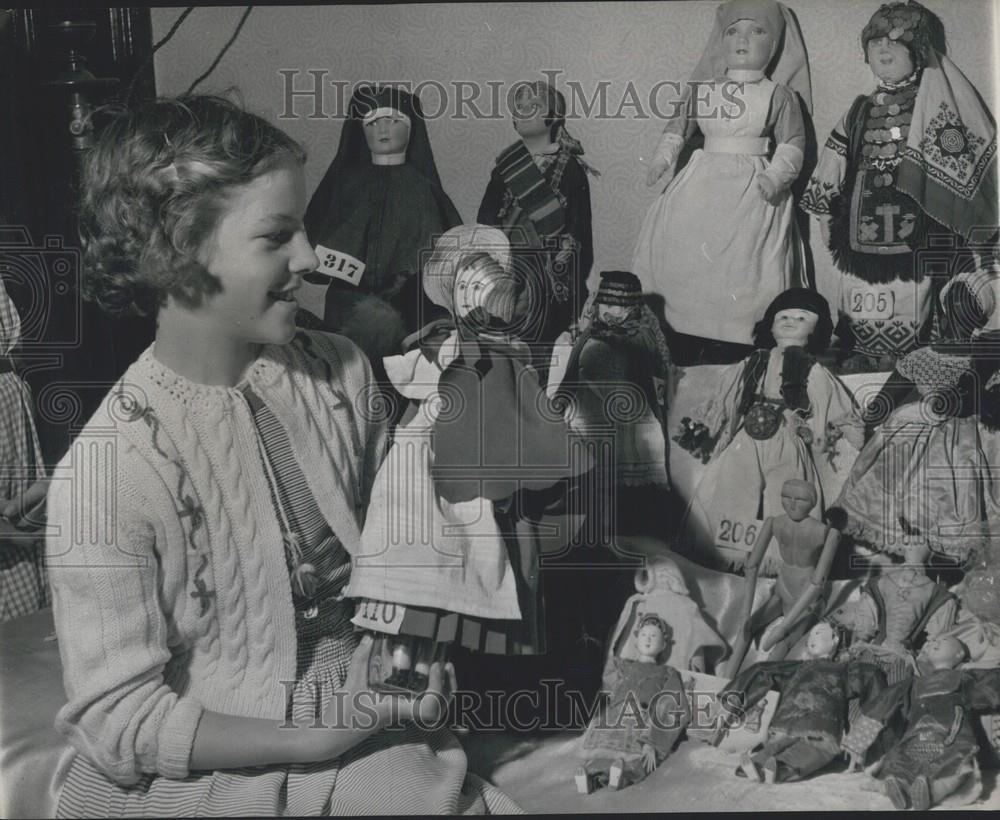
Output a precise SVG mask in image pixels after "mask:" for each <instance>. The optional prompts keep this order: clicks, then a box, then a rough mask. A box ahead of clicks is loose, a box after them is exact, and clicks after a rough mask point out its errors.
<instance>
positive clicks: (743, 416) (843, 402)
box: [674, 288, 861, 575]
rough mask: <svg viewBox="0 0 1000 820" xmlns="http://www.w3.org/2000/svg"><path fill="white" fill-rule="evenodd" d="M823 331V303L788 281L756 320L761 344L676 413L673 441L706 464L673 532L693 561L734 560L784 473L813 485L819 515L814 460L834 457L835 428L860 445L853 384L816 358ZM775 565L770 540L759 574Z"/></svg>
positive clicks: (774, 499) (771, 504) (774, 505)
mask: <svg viewBox="0 0 1000 820" xmlns="http://www.w3.org/2000/svg"><path fill="white" fill-rule="evenodd" d="M830 333H831V321H830V311H829V307H828V305H827V303H826V300H825V299H824V298H823V297H822V296H821V295H820V294H818V293H816V292H815V291H811V290H807V289H805V288H790V289H789V290H787V291H785V292H784V293H782V294H780V295H779V296H778V297H776V298H775V299H774V300H773V301H772V302H771V304H770V305H769V306H768V308H767V311H766V313H765V314H764V318H763V320H762V321H761V322H759V323H758V325H757V346H758V350H756V351H755V352H754V353H753V354H751V355H750V356H749V357H748V358H746V359H745V360H744V361H742V362H739V363H737V364H734V365H730V366H729V367H727V368H726V369H725V370H724V371H723V372H722V373H721V375H720V377H719V384H718V388H717V390H716V393H715V395H714V396H713V398H711V399H710V400H709V401H708V402H707V403H706V404H705V405H704V406H703V407H701V408H700V409H698V410H697V411H696V413H695V414H694V415H695V419H691V418H684V419H682V420H681V422H682V425H683V427H682V429H681V431H680V434H679V435H677V436H675V438H674V441H676V442H677V443H678V444H680V445H681V447H683V448H684V449H686V450H689V451H690V452H692V454H693V455H695V456H697V457H700V458H702V459H703V460H705V461H708V462H709V465H708V469H707V470H706V471H705V474H704V476H703V477H702V479H701V481H700V482H699V484H698V487H697V488H696V490H695V493H694V497H693V498H692V499H691V503H690V505H689V507H688V511H687V515H686V517H685V521H684V523H683V525H682V528H683V534H682V536H681V537H680V538H678V539H677V543H678V544H683V545H685V548H686V549H689V550H691V551H692V557H694V558H696V560H699V561H700V562H703V563H715V564H721V565H722V566H723V568H731V567H734V566H735V567H741V566H742V565H743V564H744V562H745V561H746V559H747V557H748V556H749V553H750V551H751V549H752V548H753V546H754V544H755V542H756V538H757V535H758V533H759V532H760V528H761V525H762V524H763V521H764V519H765V518H768V517H772V516H778V515H781V514H782V513H783V507H782V502H781V490H782V487H783V485H784V483H785V482H786V481H787V480H788V479H791V478H795V479H800V480H802V481H806V482H807V483H809V484H812V486H813V487H815V488H816V490H817V495H818V496H819V500H818V504H817V509H818V512H819V513H820V515H821V516H822V513H823V510H824V509H825V505H824V497H825V494H824V492H823V485H822V481H821V474H820V473H819V472H818V471H817V465H816V459H817V457H818V456H820V455H823V454H825V455H826V456H830V455H831V452H832V451H833V448H834V447H836V446H839V441H838V436H839V435H840V434H841V432H842V433H843V435H844V436H847V437H849V439H856V442H851V443H852V444H854V445H855V446H860V444H861V440H860V434H859V432H858V430H857V428H856V426H855V418H854V416H855V413H854V399H853V397H852V395H851V393H850V391H849V390H848V389H847V388H846V387H845V386H844V385H843V384H842V383H841V382H840V381H839V380H838V379H837V378H836V377H835V376H834V375H833V374H832V373H830V371H828V370H827V369H826V368H825V367H823V365H821V364H819V363H818V362H817V361H816V359H815V355H816V354H817V353H819V352H821V351H823V350H825V349H826V345H827V344H828V342H829V340H830ZM778 566H779V559H778V556H777V554H776V550H775V548H774V547H773V546H772V547H771V548H770V549H769V550H768V551H767V552H765V554H764V559H763V562H762V564H761V571H762V572H763V573H765V574H767V575H773V574H774V573H775V572H776V570H777V569H778Z"/></svg>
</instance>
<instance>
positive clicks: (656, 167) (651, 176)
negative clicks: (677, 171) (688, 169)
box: [646, 159, 674, 188]
mask: <svg viewBox="0 0 1000 820" xmlns="http://www.w3.org/2000/svg"><path fill="white" fill-rule="evenodd" d="M673 178H674V166H673V163H670V162H664V161H663V160H662V159H658V160H656V161H654V162H653V164H652V165H650V166H649V171H647V172H646V185H648V186H649V187H650V188H652V187H653V186H654V185H656V183H657V182H661V181H662V182H663V183H664V184H669V183H670V181H671V180H672V179H673Z"/></svg>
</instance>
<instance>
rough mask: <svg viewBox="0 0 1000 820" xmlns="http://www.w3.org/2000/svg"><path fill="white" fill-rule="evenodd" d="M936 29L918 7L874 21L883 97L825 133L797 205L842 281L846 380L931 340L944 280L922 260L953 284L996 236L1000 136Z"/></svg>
mask: <svg viewBox="0 0 1000 820" xmlns="http://www.w3.org/2000/svg"><path fill="white" fill-rule="evenodd" d="M932 19H933V18H932V16H931V14H930V12H929V11H927V9H925V8H924V7H923V6H921V5H920V4H919V3H915V2H909V3H889V4H886V5H883V6H882V7H881V8H879V10H878V11H877V12H875V14H874V15H873V16H872V18H871V20H870V21H869V22H868V25H866V26H865V28H864V31H863V32H862V33H861V47H862V49H863V50H864V55H865V62H866V63H868V65H869V66H870V68H871V70H872V73H873V74H874V75H875V80H876V88H875V90H874V91H873V92H871V93H870V94H867V95H864V96H860V97H858V98H857V99H855V101H854V103H853V104H852V105H851V107H850V109H849V110H848V111H847V112H846V113H845V114H844V116H843V117H842V118H841V120H840V122H839V123H838V125H837V127H836V128H834V129H833V131H832V132H831V133H830V136H829V138H828V139H827V141H826V145H825V147H824V148H823V151H822V152H821V154H820V157H819V162H818V164H817V166H816V170H815V171H814V172H813V175H812V178H811V179H810V181H809V185H808V187H807V189H806V192H805V194H804V195H803V197H802V200H801V203H800V205H801V206H802V208H804V209H805V210H806V211H808V212H810V213H811V214H814V215H815V216H817V217H818V218H819V219H820V227H821V229H822V232H823V236H824V239H825V240H826V244H827V245H828V247H829V249H830V253H831V256H832V259H833V262H834V264H835V265H836V268H837V270H838V271H839V273H840V274H841V276H840V282H839V283H838V284H837V288H836V290H837V291H838V292H839V293H840V304H839V305H838V306H837V307H838V309H839V312H840V314H841V321H840V324H839V326H838V336H839V337H840V338H841V342H842V344H843V346H844V353H845V354H846V355H845V358H846V362H845V364H844V369H845V372H846V371H856V372H865V371H871V370H890V369H891V368H892V366H893V364H894V363H895V360H896V359H898V358H899V357H901V356H904V355H905V354H907V353H909V352H910V351H911V350H913V349H914V348H915V347H917V346H918V345H919V344H920V343H921V339H927V338H930V337H929V333H930V331H931V329H932V324H933V320H934V313H935V311H934V307H935V301H936V299H935V296H934V291H935V290H936V289H937V288H938V287H939V286H940V277H934V278H935V279H937V280H938V282H937V284H935V282H934V280H932V277H931V276H930V275H929V273H930V271H929V270H927V269H926V268H927V265H925V264H924V263H923V260H925V259H929V260H931V261H933V262H934V264H935V267H936V268H938V269H940V268H941V265H942V260H943V262H944V267H945V269H946V271H947V272H948V274H949V275H950V274H951V272H952V271H954V270H956V269H957V266H956V264H955V261H954V260H953V259H952V258H953V257H955V256H956V254H962V253H963V251H961V250H957V249H960V248H961V247H962V245H964V244H965V243H966V241H968V242H975V243H977V244H980V243H986V242H987V241H988V240H989V239H990V235H991V234H992V235H993V236H994V237H995V235H996V226H997V222H998V217H997V180H996V149H997V143H996V126H995V123H994V121H993V117H992V116H991V114H990V112H989V110H988V109H987V108H986V107H985V105H984V104H983V101H982V99H981V98H980V96H979V93H978V92H977V91H976V89H975V88H974V87H973V85H972V84H971V83H970V82H969V81H968V80H967V79H966V78H965V76H964V75H963V74H962V72H961V71H960V70H959V69H958V67H957V66H956V65H955V64H954V63H953V62H952V61H951V60H950V59H948V57H947V56H945V55H944V54H940V53H938V52H937V51H936V50H935V48H934V45H933V42H932V34H931V27H932ZM984 229H985V230H984ZM932 238H933V240H934V241H933V242H931V239H932ZM921 249H924V250H923V252H922V254H919V253H918V251H920V250H921ZM935 249H936V250H935ZM928 251H929V252H928ZM964 253H968V251H965V252H964ZM949 260H952V261H949Z"/></svg>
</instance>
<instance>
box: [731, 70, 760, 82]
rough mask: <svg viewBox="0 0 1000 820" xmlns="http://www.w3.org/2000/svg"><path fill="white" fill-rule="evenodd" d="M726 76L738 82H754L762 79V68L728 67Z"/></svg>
mask: <svg viewBox="0 0 1000 820" xmlns="http://www.w3.org/2000/svg"><path fill="white" fill-rule="evenodd" d="M726 76H727V77H729V79H730V80H735V81H736V82H738V83H756V82H758V81H760V80H763V79H764V69H762V68H728V69H726Z"/></svg>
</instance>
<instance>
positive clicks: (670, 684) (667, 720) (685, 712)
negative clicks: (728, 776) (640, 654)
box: [639, 669, 691, 760]
mask: <svg viewBox="0 0 1000 820" xmlns="http://www.w3.org/2000/svg"><path fill="white" fill-rule="evenodd" d="M690 722H691V709H690V706H689V704H688V699H687V695H685V694H684V684H683V682H682V681H681V676H680V675H679V674H677V672H676V671H675V670H673V669H671V670H670V674H669V675H668V676H667V678H666V680H665V681H664V682H663V686H662V687H661V689H660V691H659V692H657V693H656V694H655V695H654V696H653V699H652V701H651V702H650V709H649V714H648V715H647V720H646V723H647V725H646V728H645V729H644V730H643V731H642V732H640V733H639V739H640V741H642V742H643V743H648V744H649V745H651V746H652V747H653V748H655V749H656V751H657V752H658V753H659V756H660V759H661V760H662V759H663V758H664V757H666V756H667V755H669V754H670V751H671V749H673V748H674V744H676V743H677V740H678V739H679V738H680V736H681V733H682V732H683V731H684V729H685V727H687V725H688V724H689V723H690Z"/></svg>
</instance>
